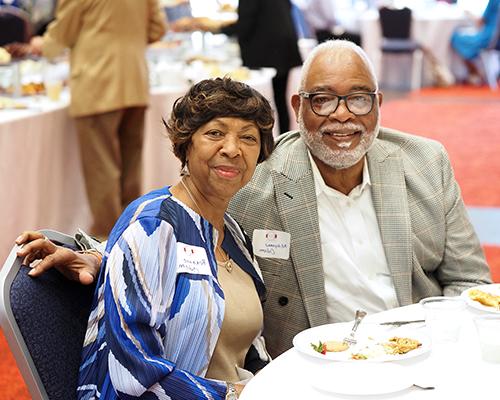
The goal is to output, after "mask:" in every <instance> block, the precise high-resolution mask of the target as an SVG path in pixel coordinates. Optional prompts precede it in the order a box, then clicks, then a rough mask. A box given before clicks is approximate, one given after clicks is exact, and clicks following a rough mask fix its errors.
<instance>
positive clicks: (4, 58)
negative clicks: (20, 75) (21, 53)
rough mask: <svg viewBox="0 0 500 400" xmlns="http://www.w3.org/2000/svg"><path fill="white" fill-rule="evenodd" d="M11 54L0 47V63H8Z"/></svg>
mask: <svg viewBox="0 0 500 400" xmlns="http://www.w3.org/2000/svg"><path fill="white" fill-rule="evenodd" d="M11 58H12V57H11V55H10V53H9V52H8V51H7V50H6V49H4V48H3V47H0V64H8V63H10V60H11Z"/></svg>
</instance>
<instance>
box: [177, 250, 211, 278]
mask: <svg viewBox="0 0 500 400" xmlns="http://www.w3.org/2000/svg"><path fill="white" fill-rule="evenodd" d="M177 273H187V274H198V275H210V274H211V272H210V264H209V263H208V257H207V252H206V251H205V249H204V248H203V247H198V246H191V245H189V244H186V243H180V242H179V243H177Z"/></svg>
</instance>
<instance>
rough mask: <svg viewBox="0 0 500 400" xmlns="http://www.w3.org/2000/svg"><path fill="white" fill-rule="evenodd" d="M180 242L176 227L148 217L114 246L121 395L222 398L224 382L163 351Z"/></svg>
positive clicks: (110, 339)
mask: <svg viewBox="0 0 500 400" xmlns="http://www.w3.org/2000/svg"><path fill="white" fill-rule="evenodd" d="M161 224H164V225H165V226H163V227H162V229H161V230H159V229H158V226H160V225H161ZM160 231H161V232H160ZM158 232H160V233H158ZM156 233H158V234H156ZM175 246H176V240H175V237H174V234H173V229H172V227H171V226H170V225H169V224H167V223H166V222H165V221H159V220H158V219H156V218H153V217H147V218H141V219H139V220H137V221H135V222H134V223H132V224H131V225H130V226H129V227H127V229H126V230H125V231H124V232H123V234H122V235H121V237H120V238H119V239H118V241H117V242H116V243H115V245H114V246H113V247H112V248H111V250H110V252H109V258H108V260H107V264H106V267H107V271H106V276H105V279H106V281H105V284H104V293H103V295H104V304H105V310H104V321H105V324H106V325H105V328H106V342H107V344H108V346H109V357H108V368H109V374H110V378H111V384H112V385H113V388H114V389H115V391H116V392H117V394H118V396H119V397H120V398H123V399H136V398H142V397H141V396H145V397H147V396H148V394H149V395H151V392H152V393H154V394H155V395H156V396H157V397H156V398H158V399H170V398H172V399H216V400H218V399H224V397H225V395H226V390H227V385H226V383H225V382H222V381H217V380H210V379H205V378H202V377H200V376H197V375H194V374H192V373H190V372H187V371H185V370H181V369H178V368H176V365H175V364H174V363H173V362H172V361H170V360H167V359H166V358H164V356H163V354H165V352H164V345H163V337H164V336H165V329H166V328H165V325H164V323H163V321H165V319H166V318H168V314H169V306H170V301H171V299H172V296H173V291H175V283H176V271H175V268H174V265H172V259H173V260H175V257H173V256H172V251H173V250H174V249H175ZM147 398H149V397H147Z"/></svg>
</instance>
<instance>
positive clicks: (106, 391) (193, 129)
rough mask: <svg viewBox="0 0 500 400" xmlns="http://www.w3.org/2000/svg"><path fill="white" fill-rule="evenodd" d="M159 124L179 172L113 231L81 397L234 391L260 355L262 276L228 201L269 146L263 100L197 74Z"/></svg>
mask: <svg viewBox="0 0 500 400" xmlns="http://www.w3.org/2000/svg"><path fill="white" fill-rule="evenodd" d="M166 127H167V131H168V134H169V137H170V139H171V141H172V143H173V150H174V153H175V155H176V156H177V157H178V158H179V159H180V161H181V163H182V166H183V169H182V175H183V176H182V179H181V181H180V183H178V184H176V185H174V186H171V187H165V188H163V189H159V190H157V191H154V192H151V193H148V194H146V195H144V196H142V197H140V198H139V199H137V200H135V201H134V202H132V203H131V204H130V205H129V206H128V207H127V209H126V210H125V211H124V213H123V214H122V215H121V217H120V218H119V219H118V221H117V223H116V225H115V227H114V228H113V230H112V232H111V234H110V236H109V240H108V243H107V246H106V251H105V253H104V257H103V259H102V266H101V270H100V273H99V278H98V281H97V289H96V293H95V296H94V303H93V310H92V312H91V314H90V317H89V323H88V328H87V334H86V338H85V342H84V347H83V352H82V362H81V367H80V377H79V385H78V389H77V393H78V398H81V399H88V398H97V397H99V398H101V399H116V398H127V399H128V398H138V397H141V398H142V396H145V398H159V399H224V398H230V399H233V398H237V395H238V394H239V392H240V391H241V390H242V388H243V385H241V384H236V385H235V384H233V383H235V382H239V381H242V380H244V379H245V378H247V377H248V376H251V373H249V372H248V371H247V369H255V366H256V365H257V366H259V365H260V366H262V365H264V363H265V362H266V361H268V356H267V353H266V351H265V348H264V345H263V341H262V338H261V336H260V332H261V329H262V321H263V317H262V308H261V301H262V299H263V298H264V294H265V288H264V284H263V282H262V278H261V274H260V271H259V269H258V266H257V264H256V262H255V260H254V257H253V254H252V248H251V245H250V241H249V239H248V238H247V236H246V235H245V233H244V232H243V231H242V229H241V228H240V227H239V225H238V224H237V223H236V222H235V221H234V220H233V219H232V218H231V217H230V216H229V215H228V214H226V208H227V206H228V203H229V201H230V200H231V197H232V196H233V195H234V194H235V193H236V192H237V191H238V190H239V189H241V188H242V187H243V186H244V185H245V184H246V183H247V182H248V181H249V180H250V178H251V177H252V175H253V172H254V170H255V167H256V164H257V163H258V162H261V161H263V160H265V159H266V158H267V157H268V156H269V155H270V153H271V151H272V148H273V137H272V127H273V117H272V111H271V108H270V106H269V103H268V101H267V100H266V99H265V98H264V97H263V96H262V95H260V94H259V93H258V92H256V91H255V90H253V89H251V88H250V87H249V86H247V85H245V84H243V83H239V82H235V81H232V80H230V79H229V78H223V79H220V78H218V79H214V80H205V81H202V82H200V83H198V84H196V85H194V86H193V87H192V88H191V89H190V90H189V92H188V93H187V94H186V95H185V96H183V97H182V98H180V99H178V100H177V101H176V103H175V105H174V108H173V111H172V114H171V116H170V119H169V120H168V121H167V123H166ZM28 236H29V234H25V235H24V237H23V238H21V239H20V241H27V240H29V238H28ZM35 242H36V241H35ZM35 242H33V243H32V244H35ZM29 245H30V244H28V245H27V246H29ZM49 247H50V248H51V249H52V250H51V251H50V250H46V251H45V253H44V254H42V256H45V255H47V254H49V253H53V257H60V256H61V254H62V257H63V258H64V257H66V260H65V262H64V263H65V264H67V263H68V262H69V263H71V260H70V259H71V257H73V258H74V260H73V263H74V264H75V265H76V264H78V259H77V258H78V255H76V254H75V253H74V252H71V251H69V250H59V249H57V248H56V247H55V246H54V245H51V246H49ZM33 249H34V247H33V248H32V249H31V250H33ZM42 253H43V252H42ZM27 254H30V250H29V248H27V249H25V253H23V254H22V255H27ZM80 256H81V255H80ZM84 256H86V257H92V256H89V255H88V254H87V255H84ZM68 260H69V261H68ZM52 261H53V260H52ZM38 272H39V271H38ZM35 274H36V273H35ZM91 280H92V277H91V276H85V277H84V278H81V281H82V282H84V283H85V282H87V283H88V281H91ZM252 365H253V366H254V368H252Z"/></svg>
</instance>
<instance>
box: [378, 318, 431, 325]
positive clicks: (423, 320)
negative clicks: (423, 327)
mask: <svg viewBox="0 0 500 400" xmlns="http://www.w3.org/2000/svg"><path fill="white" fill-rule="evenodd" d="M421 322H425V319H414V320H412V321H389V322H381V323H379V325H395V326H401V325H408V324H419V323H421Z"/></svg>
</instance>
